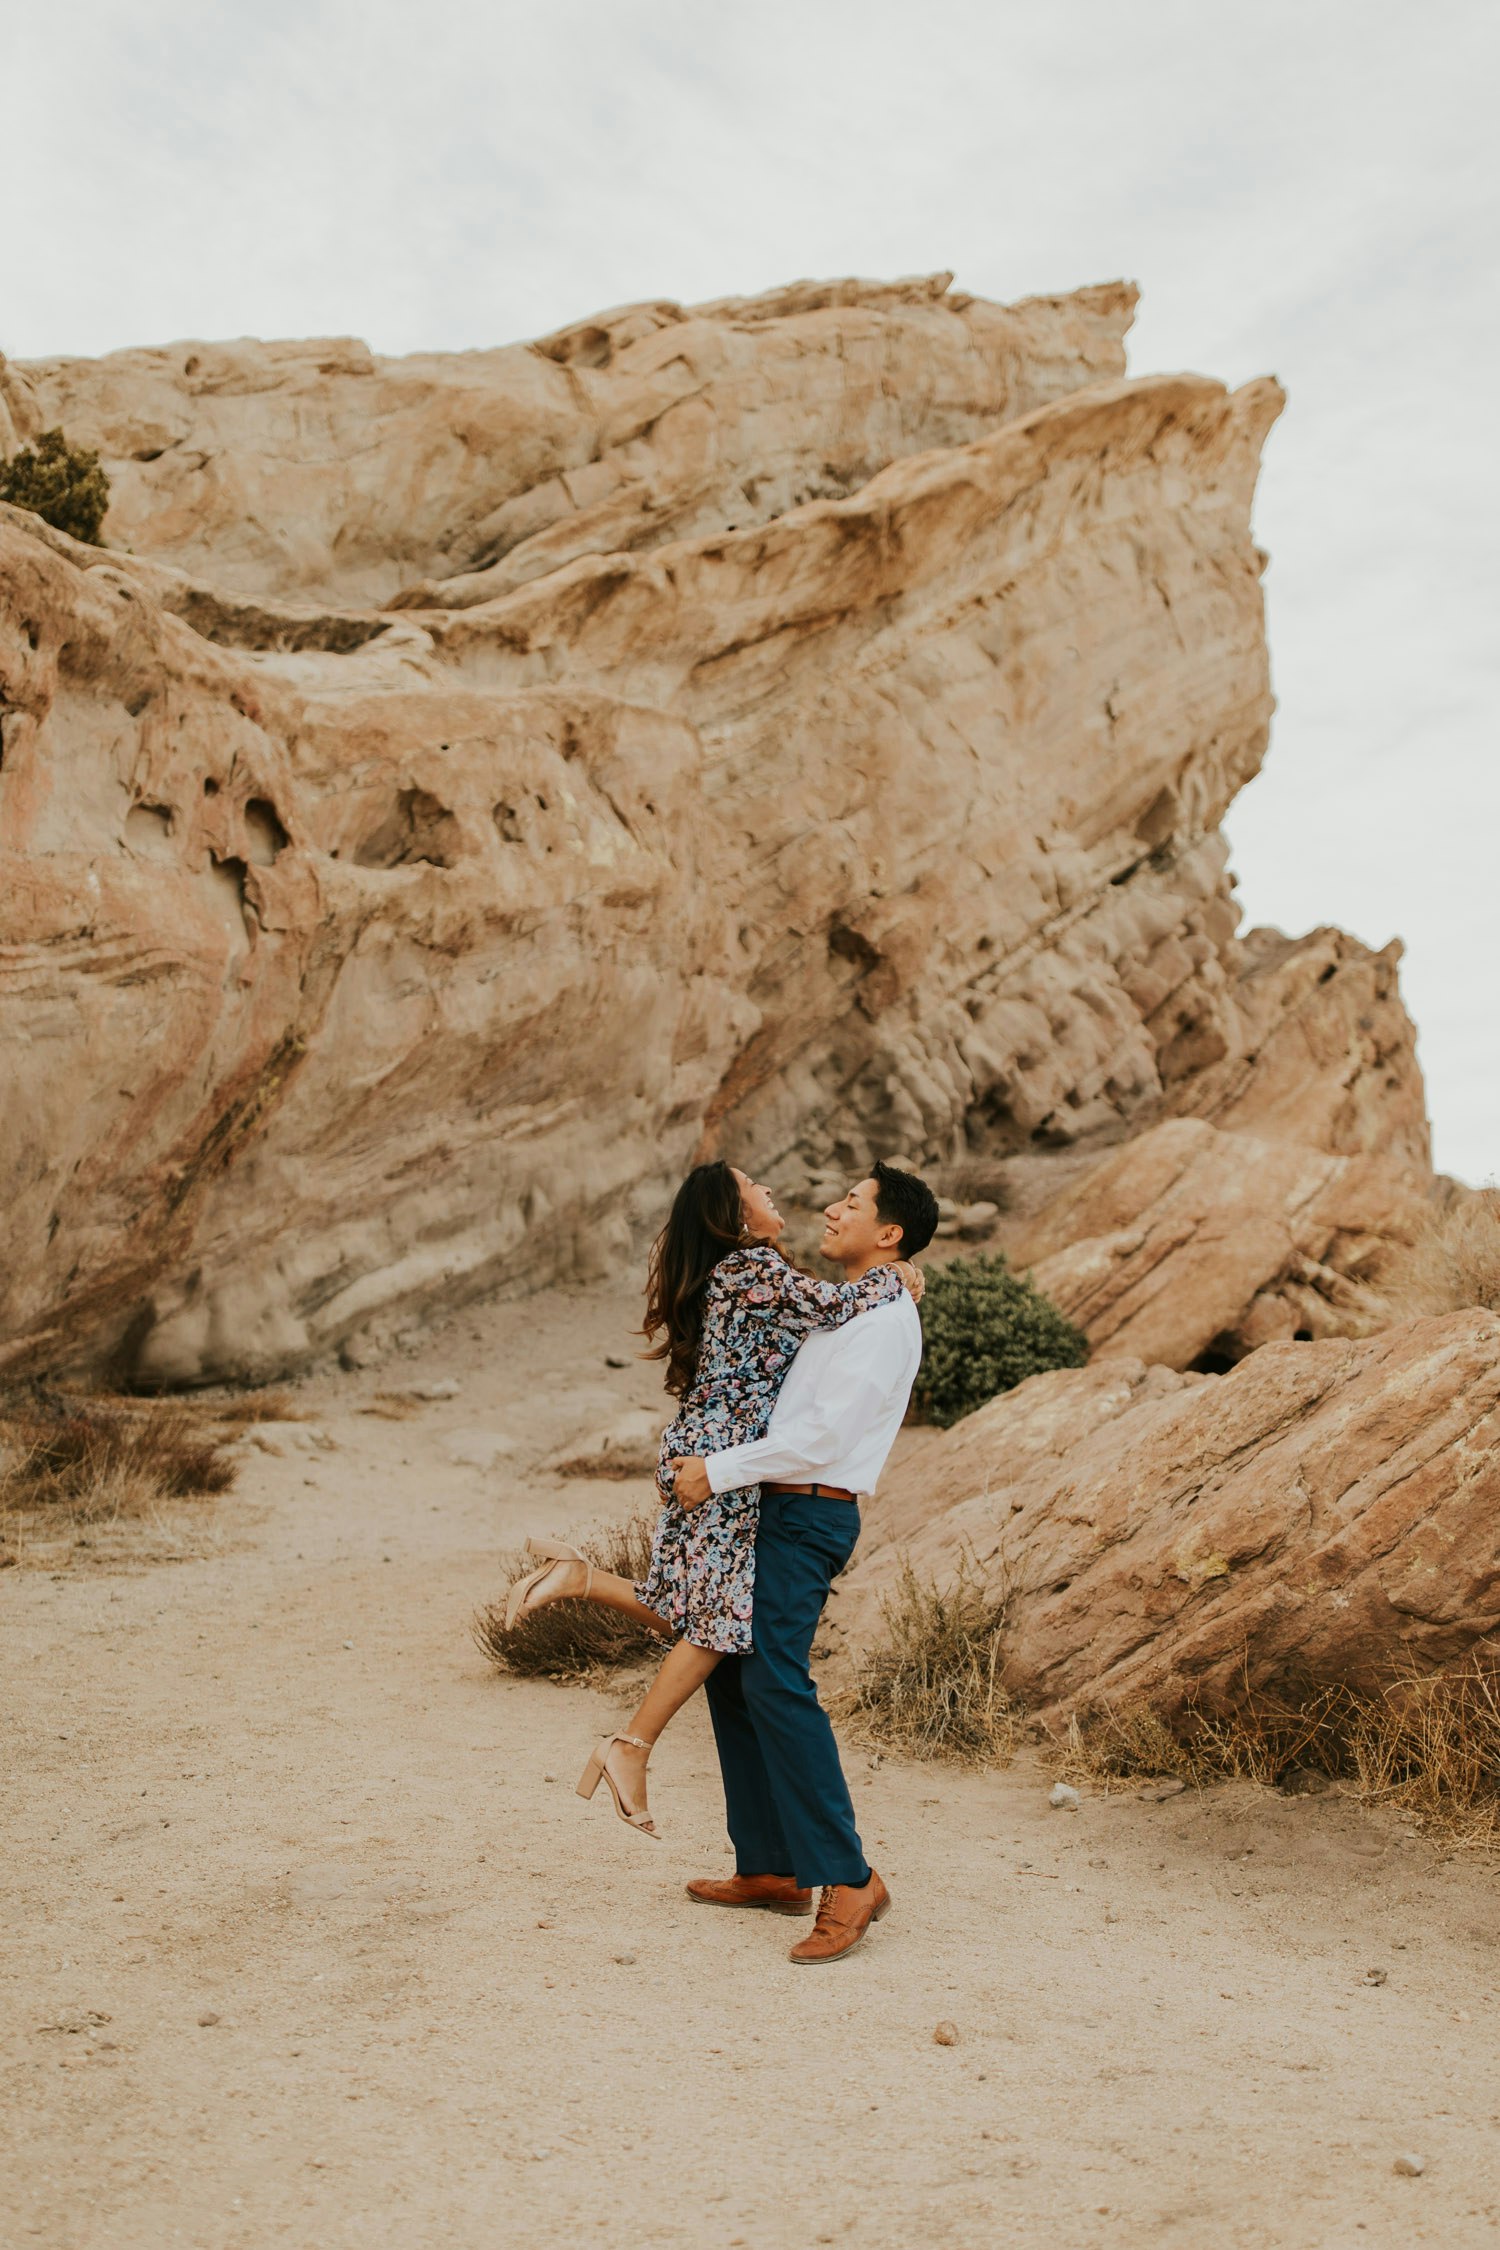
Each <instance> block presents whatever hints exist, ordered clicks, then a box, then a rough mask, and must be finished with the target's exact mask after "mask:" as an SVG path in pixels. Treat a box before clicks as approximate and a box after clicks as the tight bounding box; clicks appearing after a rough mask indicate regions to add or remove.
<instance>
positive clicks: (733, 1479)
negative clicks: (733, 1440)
mask: <svg viewBox="0 0 1500 2250" xmlns="http://www.w3.org/2000/svg"><path fill="white" fill-rule="evenodd" d="M749 1450H750V1448H749V1447H748V1446H746V1445H726V1446H725V1447H724V1449H723V1451H722V1452H720V1453H705V1454H704V1456H703V1466H704V1468H705V1469H706V1470H707V1472H708V1489H709V1491H710V1492H714V1493H718V1492H738V1491H739V1489H740V1487H741V1486H742V1485H746V1484H754V1482H755V1479H754V1477H753V1476H748V1477H747V1476H744V1475H742V1474H741V1473H740V1472H739V1463H740V1459H741V1457H742V1455H744V1454H746V1453H748V1452H749Z"/></svg>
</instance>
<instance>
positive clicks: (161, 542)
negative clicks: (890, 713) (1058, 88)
mask: <svg viewBox="0 0 1500 2250" xmlns="http://www.w3.org/2000/svg"><path fill="white" fill-rule="evenodd" d="M952 278H953V277H952V275H951V274H934V275H931V276H928V277H925V278H923V279H921V280H917V281H909V282H897V283H894V284H883V283H879V282H857V281H845V282H832V283H812V282H802V283H797V284H794V285H793V286H792V287H791V288H789V289H780V290H774V291H772V292H771V293H770V294H769V295H767V296H764V297H755V298H730V299H726V300H724V301H722V302H721V303H718V304H712V305H698V306H693V307H684V306H682V305H676V304H671V303H667V302H659V303H653V304H644V305H625V306H622V307H620V308H619V309H618V310H616V311H614V312H610V313H602V314H600V315H599V316H598V317H597V318H596V319H594V320H587V321H581V322H579V323H578V325H577V326H576V327H573V328H567V329H563V330H561V331H560V332H559V333H558V334H557V335H555V336H544V337H542V338H540V339H539V340H538V341H537V342H536V343H531V344H511V345H508V346H505V347H504V348H502V349H500V350H498V351H488V352H441V353H437V352H433V353H416V354H412V355H411V356H410V357H407V358H404V359H384V358H380V357H378V356H377V355H376V354H374V353H373V352H371V351H370V349H369V347H368V346H367V345H365V344H362V343H360V342H358V341H357V340H356V339H353V338H350V337H347V336H341V337H333V338H326V337H325V338H321V339H319V338H315V339H313V340H312V341H310V342H305V343H268V344H262V343H254V342H243V343H234V344H204V343H184V344H176V345H168V346H166V347H164V348H161V349H156V350H147V351H124V352H112V353H111V354H109V356H108V357H106V358H104V359H97V360H87V359H59V360H42V361H33V362H30V363H28V364H26V365H24V366H16V365H13V366H11V367H10V368H9V369H8V370H4V369H0V417H5V416H7V415H8V419H9V424H10V436H9V439H8V440H7V433H6V427H5V421H4V420H3V419H0V448H3V450H5V451H7V452H8V451H10V450H12V447H13V444H14V442H15V441H16V440H17V439H25V438H27V437H30V436H33V435H34V434H35V433H36V432H37V431H40V430H44V429H49V428H51V427H53V426H54V425H57V424H62V425H63V426H64V427H66V429H67V431H68V433H69V435H70V437H71V438H72V439H73V441H74V442H75V443H85V444H88V445H92V446H96V447H97V448H98V449H99V451H100V452H101V454H102V455H103V456H104V459H105V462H106V466H107V467H108V470H109V473H110V476H111V478H112V479H113V483H114V495H113V499H112V503H111V509H110V520H109V536H110V540H111V543H112V544H113V545H115V546H118V547H123V548H126V549H128V550H129V551H130V552H131V553H134V554H140V555H151V556H154V557H155V558H156V559H157V560H158V561H161V562H168V563H173V564H175V565H176V566H177V567H178V568H180V569H182V570H186V571H189V572H201V573H202V574H203V575H205V576H206V577H208V578H210V579H211V580H212V582H213V584H214V585H215V586H216V587H221V588H223V589H225V590H228V591H233V592H236V593H242V594H250V595H263V594H267V593H270V594H279V595H282V596H298V595H305V596H308V597H311V598H312V599H314V600H317V601H327V602H372V603H381V602H387V601H389V600H391V599H393V598H394V599H396V600H398V601H403V602H407V603H411V602H414V601H416V602H419V603H420V602H423V601H425V600H426V599H427V598H428V597H429V596H430V597H431V598H432V599H433V600H434V601H436V602H437V603H439V604H440V606H442V607H444V608H459V607H463V606H466V605H468V604H470V603H473V602H480V601H487V600H489V599H490V598H491V597H492V596H494V595H496V594H502V593H506V592H508V591H509V590H510V589H511V588H512V587H514V586H519V585H523V584H525V583H526V582H527V581H528V580H530V579H534V578H540V577H543V576H545V575H546V574H547V573H548V572H549V571H553V570H556V569H558V568H559V567H560V566H561V565H562V564H564V563H568V562H572V561H575V560H576V559H577V558H578V557H579V556H580V555H588V554H609V553H613V552H615V551H617V550H624V549H643V548H649V547H657V546H660V545H662V544H663V543H664V542H665V541H668V540H672V539H680V538H691V537H693V536H696V535H698V534H701V533H706V532H717V531H720V530H724V529H731V530H733V529H740V530H743V529H746V528H748V527H750V526H752V525H755V524H760V523H765V522H768V521H769V520H770V519H771V518H772V517H773V516H779V515H784V514H785V513H786V511H787V510H788V509H789V508H794V507H797V506H799V505H800V504H801V503H802V502H804V501H807V500H812V499H842V498H844V497H846V496H847V495H848V494H849V493H850V492H853V491H856V490H858V488H859V487H860V486H861V485H863V484H867V483H868V482H869V480H870V478H871V477H872V476H874V475H875V474H876V473H877V471H879V470H880V469H882V468H884V467H885V466H886V465H887V463H888V462H891V461H897V460H902V459H904V458H906V456H908V455H910V454H914V453H923V452H926V451H928V450H929V449H930V448H932V447H935V446H945V447H946V446H955V445H963V444H965V443H966V442H967V441H968V440H970V439H971V438H977V437H983V436H984V435H986V434H987V433H988V432H989V431H991V430H993V429H995V428H996V427H998V425H999V424H1001V423H1003V422H1007V421H1010V420H1013V419H1014V418H1015V417H1016V416H1017V415H1020V414H1025V413H1028V412H1029V411H1030V410H1031V409H1032V408H1033V407H1036V406H1043V405H1046V404H1047V403H1048V402H1049V401H1050V400H1052V399H1055V398H1061V397H1062V396H1064V394H1065V393H1067V392H1069V391H1073V390H1077V389H1078V388H1079V386H1080V385H1081V384H1084V383H1091V382H1098V381H1102V380H1104V379H1107V378H1109V377H1113V376H1118V375H1122V374H1123V373H1124V372H1125V341H1124V339H1125V331H1126V329H1127V328H1128V327H1129V325H1130V320H1131V315H1132V311H1133V308H1134V304H1135V291H1134V290H1133V289H1130V288H1127V287H1125V286H1123V285H1122V284H1118V283H1116V284H1110V285H1108V286H1105V287H1103V288H1098V289H1084V290H1079V291H1077V292H1075V294H1073V295H1072V296H1069V297H1060V298H1050V297H1049V298H1032V299H1030V300H1028V301H1027V302H1026V303H1024V304H1021V305H1012V306H1007V305H992V304H987V303H986V302H985V301H984V300H983V299H982V298H974V297H965V296H962V295H959V294H956V293H953V292H951V291H950V290H949V283H950V282H951V281H952ZM414 578H422V579H424V580H427V579H430V580H432V581H441V583H440V584H431V585H425V584H424V585H418V586H412V585H410V584H409V583H408V582H409V581H410V580H412V579H414ZM403 588H405V589H406V590H405V591H404V592H403V591H401V589H403Z"/></svg>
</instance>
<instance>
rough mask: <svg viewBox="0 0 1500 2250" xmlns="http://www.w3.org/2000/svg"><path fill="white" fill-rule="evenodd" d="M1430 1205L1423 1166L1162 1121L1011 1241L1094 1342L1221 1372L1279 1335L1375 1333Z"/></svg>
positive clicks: (1099, 1348) (1097, 1347)
mask: <svg viewBox="0 0 1500 2250" xmlns="http://www.w3.org/2000/svg"><path fill="white" fill-rule="evenodd" d="M1427 1209H1428V1204H1427V1196H1426V1182H1425V1178H1424V1176H1423V1175H1422V1174H1421V1173H1420V1172H1419V1171H1417V1170H1416V1168H1415V1167H1412V1166H1409V1165H1405V1164H1401V1163H1398V1162H1394V1161H1392V1160H1391V1159H1390V1158H1388V1157H1385V1156H1369V1155H1359V1156H1335V1155H1330V1154H1329V1153H1328V1152H1327V1151H1326V1150H1325V1149H1320V1148H1316V1147H1310V1146H1306V1145H1304V1144H1302V1143H1299V1142H1297V1141H1292V1140H1281V1141H1277V1140H1270V1139H1261V1138H1257V1137H1253V1136H1252V1135H1250V1134H1248V1133H1226V1132H1221V1131H1219V1130H1218V1129H1217V1128H1216V1127H1215V1126H1212V1125H1208V1124H1205V1123H1204V1122H1202V1120H1201V1119H1197V1118H1173V1119H1171V1120H1168V1121H1166V1122H1164V1123H1162V1124H1159V1125H1155V1126H1152V1127H1150V1128H1148V1129H1147V1130H1146V1131H1145V1132H1143V1133H1141V1134H1139V1135H1138V1136H1137V1137H1136V1138H1135V1139H1133V1140H1130V1141H1127V1142H1126V1143H1125V1144H1124V1145H1123V1147H1120V1148H1118V1149H1113V1150H1111V1151H1110V1152H1109V1153H1108V1154H1107V1155H1105V1156H1103V1157H1101V1158H1100V1159H1099V1161H1098V1162H1097V1164H1095V1165H1094V1166H1093V1167H1092V1169H1090V1170H1089V1171H1087V1172H1086V1173H1084V1174H1083V1175H1082V1176H1081V1177H1075V1178H1074V1180H1073V1181H1072V1182H1071V1183H1070V1184H1069V1185H1068V1186H1067V1187H1065V1188H1064V1189H1063V1190H1062V1192H1061V1193H1059V1194H1058V1195H1057V1196H1056V1197H1055V1198H1053V1200H1052V1201H1051V1202H1049V1203H1048V1205H1047V1206H1046V1208H1045V1209H1044V1211H1043V1212H1042V1214H1041V1216H1040V1217H1039V1218H1038V1219H1036V1220H1035V1221H1034V1222H1033V1223H1032V1224H1031V1225H1029V1226H1027V1227H1024V1228H1023V1229H1021V1230H1020V1231H1019V1233H1018V1236H1017V1237H1016V1238H1015V1239H1013V1241H1012V1243H1011V1249H1012V1253H1013V1255H1015V1256H1016V1257H1018V1258H1019V1259H1020V1261H1021V1262H1022V1263H1023V1264H1025V1265H1028V1266H1031V1267H1032V1268H1033V1269H1034V1272H1035V1278H1036V1280H1037V1283H1038V1284H1039V1286H1040V1287H1041V1288H1042V1289H1043V1290H1045V1291H1046V1293H1047V1295H1048V1296H1050V1297H1052V1298H1053V1299H1054V1300H1055V1301H1056V1303H1057V1304H1058V1305H1059V1306H1060V1307H1061V1308H1062V1310H1063V1311H1064V1312H1065V1313H1066V1314H1067V1316H1068V1318H1069V1319H1070V1320H1072V1321H1074V1322H1075V1323H1076V1324H1077V1325H1078V1326H1079V1327H1080V1328H1082V1330H1083V1332H1084V1334H1085V1335H1086V1336H1087V1337H1088V1339H1089V1342H1090V1344H1091V1346H1092V1347H1093V1350H1094V1351H1095V1353H1096V1354H1097V1353H1112V1354H1123V1355H1125V1356H1127V1357H1133V1358H1137V1359H1143V1360H1146V1361H1150V1362H1156V1363H1159V1364H1160V1365H1162V1366H1166V1367H1191V1366H1194V1365H1199V1366H1202V1367H1205V1368H1209V1369H1214V1370H1218V1371H1222V1370H1223V1369H1224V1368H1225V1367H1228V1366H1232V1365H1233V1363H1234V1362H1235V1360H1237V1359H1240V1358H1242V1357H1243V1356H1244V1354H1245V1353H1246V1352H1247V1351H1253V1350H1254V1349H1255V1347H1256V1346H1257V1345H1259V1344H1265V1343H1270V1342H1273V1341H1275V1340H1276V1339H1278V1338H1293V1339H1295V1340H1297V1341H1299V1342H1306V1341H1308V1340H1310V1339H1311V1338H1313V1337H1320V1336H1348V1335H1364V1334H1368V1333H1369V1332H1370V1331H1371V1330H1373V1329H1376V1328H1380V1327H1382V1326H1384V1325H1385V1324H1386V1323H1387V1321H1388V1320H1389V1319H1390V1317H1391V1315H1390V1311H1389V1308H1388V1306H1387V1304H1386V1300H1385V1298H1384V1297H1383V1296H1382V1294H1381V1291H1380V1287H1379V1281H1380V1275H1381V1271H1382V1268H1383V1266H1384V1265H1385V1264H1386V1263H1387V1262H1388V1261H1389V1259H1390V1257H1391V1254H1392V1252H1393V1251H1394V1250H1395V1249H1397V1248H1398V1247H1399V1246H1403V1245H1405V1244H1408V1243H1409V1242H1410V1241H1411V1240H1412V1238H1413V1236H1414V1235H1415V1233H1416V1231H1417V1229H1418V1227H1419V1225H1420V1224H1421V1221H1422V1219H1423V1217H1424V1215H1425V1214H1426V1211H1427Z"/></svg>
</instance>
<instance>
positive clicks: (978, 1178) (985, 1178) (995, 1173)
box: [941, 1156, 1015, 1211]
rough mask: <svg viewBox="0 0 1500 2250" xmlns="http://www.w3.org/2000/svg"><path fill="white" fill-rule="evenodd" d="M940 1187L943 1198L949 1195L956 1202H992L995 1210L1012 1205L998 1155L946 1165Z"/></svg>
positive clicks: (1008, 1183)
mask: <svg viewBox="0 0 1500 2250" xmlns="http://www.w3.org/2000/svg"><path fill="white" fill-rule="evenodd" d="M941 1186H942V1192H943V1193H944V1195H951V1196H952V1198H953V1200H954V1202H955V1203H993V1204H994V1206H995V1208H996V1210H997V1211H1008V1210H1010V1208H1011V1206H1012V1204H1013V1203H1014V1202H1015V1191H1014V1190H1013V1188H1012V1187H1011V1184H1010V1175H1009V1173H1008V1172H1007V1171H1006V1169H1005V1159H1004V1157H1000V1156H966V1157H961V1158H960V1159H959V1161H958V1162H957V1163H956V1164H949V1165H945V1166H944V1167H943V1168H942V1172H941Z"/></svg>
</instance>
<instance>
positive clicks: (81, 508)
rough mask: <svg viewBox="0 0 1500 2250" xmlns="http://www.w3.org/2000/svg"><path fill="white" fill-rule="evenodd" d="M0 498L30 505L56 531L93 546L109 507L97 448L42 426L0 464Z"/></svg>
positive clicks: (106, 485) (106, 483)
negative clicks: (33, 437)
mask: <svg viewBox="0 0 1500 2250" xmlns="http://www.w3.org/2000/svg"><path fill="white" fill-rule="evenodd" d="M0 500H8V501H10V503H11V505H12V507H16V508H30V509H31V511H32V513H33V514H34V515H38V516H40V517H41V518H42V520H43V522H44V523H50V524H51V525H53V526H54V528H55V529H56V530H58V531H66V532H67V533H68V535H69V537H70V538H73V539H82V540H85V541H86V542H87V544H88V545H89V546H90V547H97V546H98V544H99V532H100V529H101V527H102V525H103V523H104V513H105V510H106V509H107V508H108V506H109V478H108V477H107V476H106V475H105V473H104V471H103V470H102V469H101V468H100V466H99V456H98V454H97V453H94V452H91V451H90V450H89V449H88V448H87V447H86V446H81V445H69V443H68V441H67V439H66V438H65V437H64V436H63V433H62V431H61V430H47V431H46V432H45V433H44V434H43V435H42V436H41V437H39V438H38V439H37V441H36V444H35V446H34V447H33V446H29V445H28V446H24V447H23V448H22V450H21V451H20V452H19V453H18V454H16V455H15V456H14V458H13V459H12V460H9V461H7V462H6V463H5V464H4V466H3V467H0Z"/></svg>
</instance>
